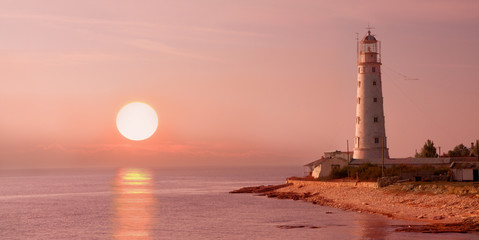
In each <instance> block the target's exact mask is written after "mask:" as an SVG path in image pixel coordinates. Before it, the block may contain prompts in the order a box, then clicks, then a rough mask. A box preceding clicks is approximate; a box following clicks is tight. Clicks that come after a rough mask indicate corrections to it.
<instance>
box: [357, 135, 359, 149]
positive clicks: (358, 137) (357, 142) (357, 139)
mask: <svg viewBox="0 0 479 240" xmlns="http://www.w3.org/2000/svg"><path fill="white" fill-rule="evenodd" d="M357 140H358V141H357V143H358V147H359V137H358V138H357Z"/></svg>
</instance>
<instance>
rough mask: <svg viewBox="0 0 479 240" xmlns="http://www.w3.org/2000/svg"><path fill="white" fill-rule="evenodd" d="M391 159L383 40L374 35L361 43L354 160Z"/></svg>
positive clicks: (369, 32) (366, 37) (368, 36)
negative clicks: (384, 83) (386, 121)
mask: <svg viewBox="0 0 479 240" xmlns="http://www.w3.org/2000/svg"><path fill="white" fill-rule="evenodd" d="M383 157H384V158H389V152H388V148H387V141H386V130H385V122H384V109H383V93H382V82H381V43H380V42H379V41H378V40H376V38H375V37H374V36H373V35H371V31H370V30H369V31H368V33H367V35H366V36H365V37H364V38H363V39H362V40H361V42H358V81H357V99H356V134H355V139H354V153H353V158H354V159H380V158H383Z"/></svg>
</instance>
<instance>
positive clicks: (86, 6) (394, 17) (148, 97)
mask: <svg viewBox="0 0 479 240" xmlns="http://www.w3.org/2000/svg"><path fill="white" fill-rule="evenodd" d="M368 23H370V24H371V25H372V26H374V27H375V29H373V33H374V34H376V37H377V38H378V39H379V40H381V41H382V53H383V68H382V71H383V84H384V88H383V94H384V102H385V105H384V108H385V114H386V133H387V136H388V141H389V148H390V155H391V157H407V156H412V155H414V151H415V149H419V148H420V147H421V146H422V145H423V144H424V142H425V140H426V139H428V138H429V139H432V140H433V141H434V142H435V143H436V145H437V146H441V149H442V151H447V150H449V149H451V148H453V147H454V146H455V145H457V144H459V143H464V144H466V146H469V145H470V142H472V141H475V140H476V139H478V138H479V105H478V104H479V102H478V101H479V45H478V43H479V31H478V30H479V2H477V1H436V0H434V1H299V0H298V1H286V0H284V1H283V0H271V1H224V0H203V1H182V0H175V1H159V0H158V1H157V0H151V1H126V0H124V1H117V0H115V1H113V0H111V1H72V0H68V1H66V0H45V1H33V0H32V1H21V3H20V2H19V1H2V3H0V29H1V31H2V34H1V37H0V79H1V80H0V83H1V85H2V87H1V88H0V108H1V111H2V117H1V118H0V132H1V136H2V139H1V140H0V168H10V167H52V166H53V167H68V166H114V165H135V164H138V165H153V166H173V165H175V166H191V165H225V166H229V165H234V166H236V165H271V164H277V165H298V166H300V165H302V164H305V163H307V162H310V161H313V160H315V159H317V158H319V157H320V156H321V155H322V153H323V152H325V151H334V150H346V140H348V139H349V140H350V143H351V144H350V145H351V146H352V139H353V137H354V127H355V125H354V116H355V98H356V89H355V88H356V77H357V76H356V65H355V64H356V62H355V61H356V55H355V52H356V34H355V33H356V32H358V33H359V34H360V37H361V36H362V35H364V34H365V32H366V29H365V27H366V26H367V25H368ZM401 74H402V75H406V76H408V77H410V78H418V79H419V80H416V81H411V80H404V77H403V76H402V75H401ZM131 101H144V102H147V103H149V104H150V105H151V106H152V107H154V108H155V109H156V111H157V112H158V114H159V119H160V123H159V129H158V131H157V132H156V133H155V134H154V135H153V137H152V138H150V139H148V140H145V141H141V142H133V141H130V140H127V139H125V138H123V137H122V136H121V135H120V134H119V133H118V131H117V130H116V126H115V118H116V114H117V112H118V111H119V110H120V108H121V107H122V106H123V105H125V104H127V103H129V102H131Z"/></svg>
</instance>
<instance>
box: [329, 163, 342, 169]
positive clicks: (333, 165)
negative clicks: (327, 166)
mask: <svg viewBox="0 0 479 240" xmlns="http://www.w3.org/2000/svg"><path fill="white" fill-rule="evenodd" d="M339 168H341V166H339V164H331V170H339Z"/></svg>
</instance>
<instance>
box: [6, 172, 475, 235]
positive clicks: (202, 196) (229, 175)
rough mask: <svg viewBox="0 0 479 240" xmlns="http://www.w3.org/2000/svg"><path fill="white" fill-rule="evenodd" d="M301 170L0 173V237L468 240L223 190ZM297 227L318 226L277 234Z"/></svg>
mask: <svg viewBox="0 0 479 240" xmlns="http://www.w3.org/2000/svg"><path fill="white" fill-rule="evenodd" d="M300 171H301V169H297V168H236V169H234V168H226V169H219V168H200V169H195V170H192V169H188V168H175V169H135V168H119V169H41V170H38V169H36V170H2V171H0V183H1V185H0V239H275V240H277V239H307V238H310V239H313V238H314V239H413V238H425V239H426V238H432V237H433V238H434V239H474V238H476V239H477V236H478V235H477V234H422V233H399V232H394V227H393V226H391V225H395V224H409V223H410V222H405V221H398V220H390V219H387V218H385V217H382V216H378V215H370V214H362V213H356V212H346V211H342V210H339V209H335V208H329V207H323V206H317V205H312V204H311V203H305V202H300V201H292V200H278V199H268V198H266V197H256V196H253V195H250V194H229V193H228V191H230V190H233V189H237V188H240V187H243V186H252V185H261V184H279V183H283V182H284V178H285V176H292V175H299V174H301V172H300ZM352 197H353V196H352ZM415 224H417V223H415ZM301 225H305V226H314V227H318V228H294V229H282V228H278V226H301Z"/></svg>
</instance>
